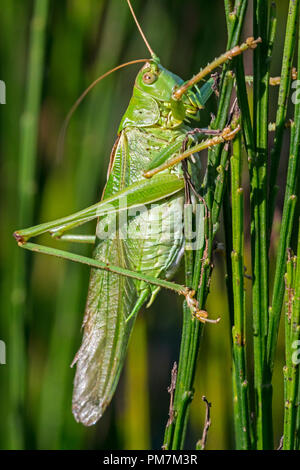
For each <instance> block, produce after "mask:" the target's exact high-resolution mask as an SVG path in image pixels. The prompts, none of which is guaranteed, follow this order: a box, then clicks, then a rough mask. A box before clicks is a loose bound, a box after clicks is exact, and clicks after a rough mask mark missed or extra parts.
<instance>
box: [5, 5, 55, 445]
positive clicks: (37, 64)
mask: <svg viewBox="0 0 300 470" xmlns="http://www.w3.org/2000/svg"><path fill="white" fill-rule="evenodd" d="M47 13H48V0H36V1H35V3H34V12H33V17H32V23H31V30H30V45H29V51H30V52H29V65H28V70H27V82H26V96H25V106H24V112H23V115H22V116H21V122H20V125H21V138H20V153H19V161H20V174H19V181H18V198H19V201H18V202H19V209H18V223H19V224H20V226H26V225H30V224H31V221H32V214H33V208H34V190H35V167H36V155H37V133H38V119H39V110H40V99H41V89H42V77H43V65H44V44H45V29H46V21H47ZM25 261H26V260H25V253H20V252H18V253H17V254H16V258H15V262H14V282H13V291H14V292H17V293H18V295H17V296H16V297H15V298H14V301H13V304H12V315H11V323H10V324H11V331H10V337H9V348H10V368H9V372H10V374H9V387H10V393H9V398H10V403H9V410H10V413H11V418H10V431H11V439H10V445H11V447H12V448H14V449H16V448H21V447H23V445H24V444H23V441H24V436H23V429H22V427H23V423H22V422H23V419H24V411H25V404H24V401H25V370H26V361H25V357H26V354H25V344H24V315H25V312H26V267H25Z"/></svg>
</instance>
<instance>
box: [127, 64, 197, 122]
mask: <svg viewBox="0 0 300 470" xmlns="http://www.w3.org/2000/svg"><path fill="white" fill-rule="evenodd" d="M182 84H183V80H182V79H181V78H180V77H178V75H175V74H174V73H172V72H170V71H169V70H167V69H165V68H164V67H163V66H162V65H161V64H160V63H159V60H158V59H153V61H151V62H150V61H149V62H147V63H146V64H145V65H144V67H143V68H142V69H141V70H140V72H139V73H138V75H137V77H136V81H135V87H136V88H138V89H139V90H140V91H142V92H143V93H144V94H147V95H150V96H151V97H152V98H154V99H155V100H156V101H157V102H158V103H159V105H160V108H161V109H162V116H167V123H168V124H167V127H169V126H170V127H176V126H178V125H180V124H182V122H183V121H185V120H188V119H196V120H199V109H201V108H202V107H203V106H202V105H201V104H200V102H199V100H198V99H197V96H196V94H195V93H193V92H192V91H190V90H189V91H188V92H187V93H186V94H184V95H183V96H182V97H181V99H180V100H174V98H173V93H174V91H175V90H176V89H177V88H179V87H180V86H181V85H182Z"/></svg>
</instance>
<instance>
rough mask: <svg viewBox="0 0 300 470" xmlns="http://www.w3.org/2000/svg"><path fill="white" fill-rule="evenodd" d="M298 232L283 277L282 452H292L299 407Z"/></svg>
mask: <svg viewBox="0 0 300 470" xmlns="http://www.w3.org/2000/svg"><path fill="white" fill-rule="evenodd" d="M299 254H300V229H299V234H298V249H297V257H293V258H290V259H289V260H288V263H287V275H286V321H285V326H286V349H285V354H286V365H285V368H284V380H285V403H284V433H283V449H284V450H294V449H295V438H296V423H297V409H298V407H299V403H297V399H298V387H299V364H298V362H297V361H296V360H295V359H294V360H293V353H294V352H295V349H297V348H298V347H299V340H300V262H299Z"/></svg>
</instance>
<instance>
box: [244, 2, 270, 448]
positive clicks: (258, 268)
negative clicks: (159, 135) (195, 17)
mask: <svg viewBox="0 0 300 470" xmlns="http://www.w3.org/2000/svg"><path fill="white" fill-rule="evenodd" d="M268 29H269V22H268V5H267V2H266V1H264V0H255V2H254V17H253V30H254V35H255V36H260V37H261V38H262V43H261V45H260V46H261V47H258V48H257V49H256V50H255V51H254V54H253V57H254V61H253V66H254V80H253V97H254V100H253V101H254V102H253V129H254V143H255V158H254V160H252V159H251V161H250V168H249V170H250V182H251V195H250V202H251V242H252V243H251V250H252V273H253V292H252V298H253V332H254V333H253V335H254V340H253V341H254V388H255V394H256V440H257V449H271V448H273V439H272V413H271V400H270V393H269V391H268V390H267V389H266V388H265V384H264V381H265V379H264V374H265V358H266V341H267V328H268V305H269V282H268V249H267V238H268V237H267V155H268V102H269V77H270V74H269V65H270V60H269V59H270V52H271V51H270V48H269V44H268V40H269V38H268Z"/></svg>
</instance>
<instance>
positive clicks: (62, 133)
mask: <svg viewBox="0 0 300 470" xmlns="http://www.w3.org/2000/svg"><path fill="white" fill-rule="evenodd" d="M148 61H149V59H136V60H131V61H130V62H125V63H124V64H120V65H118V66H117V67H114V68H113V69H111V70H109V71H108V72H105V73H104V74H103V75H101V76H100V77H98V78H96V80H94V81H93V82H92V83H91V84H90V85H89V86H88V87H87V88H86V89H85V90H84V92H83V93H82V94H81V95H80V96H79V98H77V100H76V101H75V103H74V104H73V106H72V108H71V109H70V111H69V112H68V114H67V117H66V119H65V120H64V123H63V126H62V128H61V131H60V136H59V139H58V147H57V149H58V150H57V155H58V158H60V156H61V155H62V152H63V147H64V142H65V136H66V131H67V129H68V126H69V123H70V120H71V117H72V116H73V114H74V112H75V111H76V109H77V108H78V106H79V105H80V103H81V102H82V101H83V100H84V98H85V97H86V95H87V94H88V93H89V92H90V91H91V90H92V89H93V88H94V87H95V86H96V85H97V84H98V83H99V82H100V81H101V80H103V78H105V77H107V76H108V75H110V74H111V73H113V72H115V71H116V70H119V69H122V68H123V67H127V65H132V64H138V63H139V62H148Z"/></svg>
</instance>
